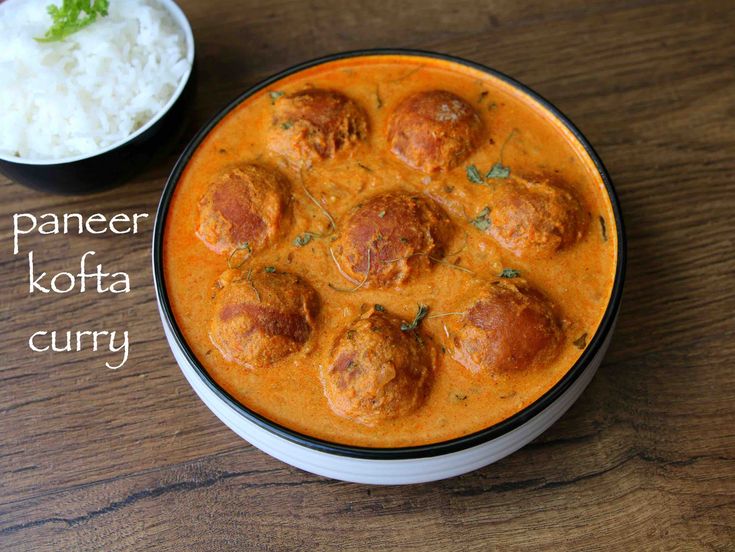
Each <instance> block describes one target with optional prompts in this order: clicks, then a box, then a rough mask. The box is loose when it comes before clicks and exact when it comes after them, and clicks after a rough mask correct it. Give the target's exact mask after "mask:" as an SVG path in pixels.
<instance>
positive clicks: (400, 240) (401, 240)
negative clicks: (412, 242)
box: [398, 236, 408, 243]
mask: <svg viewBox="0 0 735 552" xmlns="http://www.w3.org/2000/svg"><path fill="white" fill-rule="evenodd" d="M398 241H399V242H401V243H408V238H404V237H403V236H401V237H400V238H398Z"/></svg>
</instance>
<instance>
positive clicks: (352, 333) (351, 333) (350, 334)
mask: <svg viewBox="0 0 735 552" xmlns="http://www.w3.org/2000/svg"><path fill="white" fill-rule="evenodd" d="M346 335H347V339H349V340H353V339H355V336H356V335H357V330H347V334H346ZM350 362H352V361H350Z"/></svg>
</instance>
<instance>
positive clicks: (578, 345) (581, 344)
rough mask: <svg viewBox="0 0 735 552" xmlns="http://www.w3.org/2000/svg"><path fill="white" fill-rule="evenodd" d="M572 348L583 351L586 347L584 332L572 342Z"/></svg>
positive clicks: (585, 334)
mask: <svg viewBox="0 0 735 552" xmlns="http://www.w3.org/2000/svg"><path fill="white" fill-rule="evenodd" d="M574 346H575V347H576V348H577V349H584V348H585V347H586V346H587V332H584V333H583V334H582V335H580V336H579V337H578V338H577V339H575V340H574Z"/></svg>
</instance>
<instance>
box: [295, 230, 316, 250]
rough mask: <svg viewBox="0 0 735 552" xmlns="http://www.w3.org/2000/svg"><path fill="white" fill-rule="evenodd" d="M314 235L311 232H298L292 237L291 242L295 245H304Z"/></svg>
mask: <svg viewBox="0 0 735 552" xmlns="http://www.w3.org/2000/svg"><path fill="white" fill-rule="evenodd" d="M314 237H315V234H314V233H313V232H304V233H303V234H299V235H298V236H296V238H294V240H293V244H294V245H295V246H296V247H304V246H305V245H306V244H307V243H309V242H310V241H311V239H312V238H314Z"/></svg>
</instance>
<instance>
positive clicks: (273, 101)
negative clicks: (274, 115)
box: [268, 90, 285, 105]
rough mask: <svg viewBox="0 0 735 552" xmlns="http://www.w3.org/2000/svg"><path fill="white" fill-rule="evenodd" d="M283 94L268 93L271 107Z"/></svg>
mask: <svg viewBox="0 0 735 552" xmlns="http://www.w3.org/2000/svg"><path fill="white" fill-rule="evenodd" d="M284 94H285V92H281V91H280V90H271V91H270V92H268V96H270V99H271V105H275V104H276V100H277V99H278V98H280V97H281V96H283V95H284Z"/></svg>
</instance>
